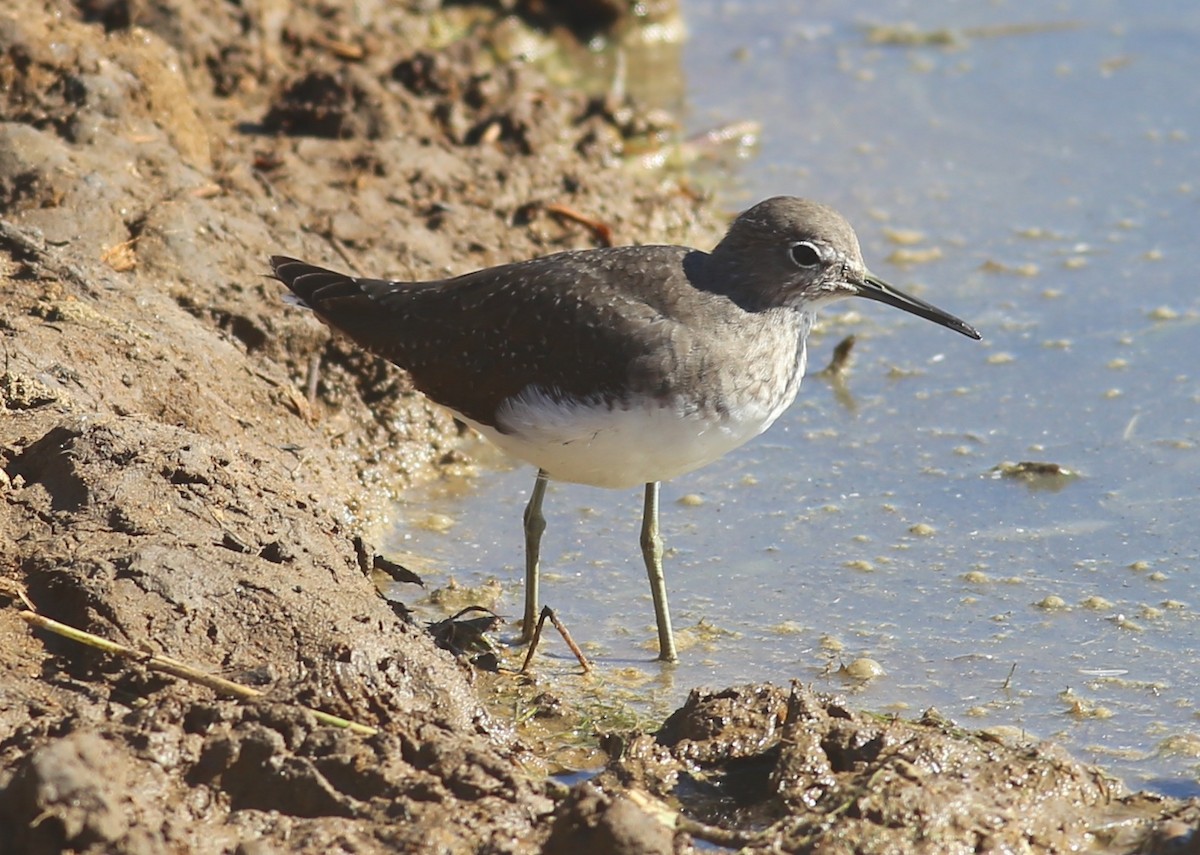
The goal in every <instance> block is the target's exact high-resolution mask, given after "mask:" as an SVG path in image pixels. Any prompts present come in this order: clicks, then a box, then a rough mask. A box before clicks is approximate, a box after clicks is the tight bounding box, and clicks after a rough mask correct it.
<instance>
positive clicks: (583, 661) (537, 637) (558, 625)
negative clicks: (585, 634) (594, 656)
mask: <svg viewBox="0 0 1200 855" xmlns="http://www.w3.org/2000/svg"><path fill="white" fill-rule="evenodd" d="M546 618H550V623H552V624H554V628H555V629H557V630H558V634H559V635H561V636H562V638H563V641H565V642H566V643H567V647H569V648H571V652H572V653H574V654H575V658H576V659H578V660H579V665H580V667H582V668H583V673H585V674H587V673H588V672H590V671H591V670H592V663H591V662H589V661H588V658H587V657H586V656H584V655H583V651H582V650H580V649H579V645H578V644H576V643H575V639H573V638H571V633H569V632H568V631H567V627H566V625H564V624H563V622H562V621H560V620H559V619H558V615H556V614H555V613H554V609H552V608H550V607H549V606H543V607H542V613H541V614H540V615H538V622H537V626H536V627H534V630H533V640H532V641H530V642H529V652H528V653H526V654H525V662H524V664H522V665H521V673H522V674H524V673H526V672H527V671H528V670H529V663H530V662H532V661H533V653H534V651H535V650H537V646H538V642H539V641H541V638H542V626H543V625H545V623H546Z"/></svg>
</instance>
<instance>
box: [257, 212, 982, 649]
mask: <svg viewBox="0 0 1200 855" xmlns="http://www.w3.org/2000/svg"><path fill="white" fill-rule="evenodd" d="M270 264H271V270H272V274H273V276H274V278H276V279H278V280H279V281H280V282H282V283H283V284H284V285H285V286H287V288H288V289H289V290H290V291H291V294H287V295H285V297H286V298H288V299H290V301H291V302H294V303H296V304H298V305H300V306H303V307H306V308H308V309H311V310H312V311H313V312H314V313H315V314H316V316H317V318H319V319H320V320H321V321H323V322H324V323H325V324H327V325H328V326H329V327H331V328H332V329H333V330H334V331H336V332H339V333H342V334H343V335H346V336H348V337H349V338H350V339H351V340H353V341H354V342H355V343H357V344H358V345H359V346H361V347H362V348H364V349H366V350H367V351H370V352H371V353H373V354H376V355H378V356H380V357H382V358H384V359H386V360H388V361H390V362H392V363H394V364H395V365H397V366H400V367H401V368H403V369H405V370H406V371H407V372H408V373H409V374H410V375H411V378H412V382H413V384H414V386H415V387H416V388H417V389H418V390H420V391H421V392H423V393H424V394H425V395H426V396H427V397H428V398H430V399H431V400H432V401H434V402H436V403H437V404H440V405H441V406H443V407H445V408H447V409H448V410H450V412H451V413H452V414H453V415H454V416H455V417H457V418H458V419H459V420H461V421H462V422H465V423H466V424H468V425H470V426H471V427H473V428H474V429H475V430H476V431H478V432H479V433H480V434H482V435H483V436H484V437H485V438H487V439H488V440H490V441H491V442H492V443H493V444H495V445H496V446H498V447H499V448H500V449H501V450H502V451H504V452H506V453H507V454H509V455H511V456H513V457H516V458H517V459H519V460H522V461H525V462H527V463H530V464H532V465H533V466H534V467H536V468H537V475H536V478H535V480H534V485H533V489H532V491H531V493H530V498H529V502H528V504H527V505H526V507H525V512H524V515H523V522H524V534H525V611H524V616H523V620H522V627H521V638H522V639H523V640H529V638H530V637H531V636H532V632H533V625H534V622H535V620H536V619H537V614H538V601H539V593H538V577H539V565H540V552H541V539H542V534H543V532H544V531H545V528H546V521H545V517H544V516H543V513H542V503H543V499H544V496H545V492H546V485H547V482H548V480H551V479H553V480H557V481H567V482H574V483H579V484H587V485H591V486H596V487H607V488H617V489H624V488H633V487H637V486H642V487H643V489H644V498H643V509H642V527H641V537H640V544H641V551H642V557H643V560H644V563H645V566H646V572H647V575H648V577H649V580H650V589H651V596H652V599H653V602H654V611H655V620H656V623H657V629H658V642H659V655H658V658H659V659H660V660H662V661H664V662H674V661H677V660H678V651H677V646H676V643H675V636H674V632H673V630H672V627H671V617H670V609H669V607H668V603H667V589H666V582H665V578H664V575H663V566H662V556H663V546H662V538H661V534H660V532H659V513H658V511H659V508H658V505H659V484H660V483H661V482H663V481H667V480H670V479H672V478H675V477H678V476H680V475H683V474H685V473H687V472H691V471H693V470H695V469H698V468H700V467H702V466H704V465H706V464H708V463H711V462H713V461H715V460H717V459H718V458H720V457H722V456H723V455H725V454H727V453H728V452H730V451H732V450H733V449H735V448H737V447H739V446H741V445H742V444H744V443H746V442H748V441H749V440H751V439H753V438H754V437H756V436H758V435H759V434H760V433H762V432H763V431H765V430H766V429H767V428H768V427H770V426H771V424H772V423H773V422H774V421H775V420H776V419H777V418H779V416H780V415H781V414H782V413H783V412H784V410H786V409H787V408H788V407H789V406H790V405H791V403H792V401H793V400H794V399H795V397H796V393H797V391H798V390H799V388H800V382H801V379H802V378H803V376H804V371H805V366H806V362H807V339H808V335H809V333H810V331H811V330H812V327H813V323H814V313H815V311H816V310H817V309H818V308H819V307H821V306H823V305H825V304H827V303H831V302H833V301H836V300H840V299H844V298H848V297H865V298H866V299H869V300H874V301H877V302H880V303H884V304H886V305H889V306H893V307H895V308H898V309H901V310H903V311H905V312H909V313H911V314H913V315H916V316H918V317H921V318H925V319H926V320H929V321H932V322H933V323H935V324H938V325H940V326H943V327H946V328H948V329H951V330H954V331H955V332H958V333H961V334H962V335H965V336H967V337H969V338H972V339H977V340H978V339H980V338H981V336H980V333H979V332H978V331H977V330H976V329H975V328H974V327H973V326H971V325H970V324H968V323H966V322H965V321H963V320H961V319H959V318H957V317H955V316H954V315H951V314H949V313H947V312H945V311H943V310H942V309H939V308H937V307H935V306H933V305H931V304H929V303H926V302H924V301H923V300H920V299H917V298H916V297H913V296H910V295H908V294H905V293H904V292H902V291H900V290H899V289H897V288H895V287H893V286H891V285H889V284H888V283H887V282H885V281H884V280H882V279H880V278H879V277H877V276H875V275H873V274H872V273H871V272H870V271H869V270H868V269H867V267H866V265H865V264H864V262H863V257H862V252H861V249H860V247H859V242H858V238H857V236H856V235H855V232H854V229H853V228H852V227H851V226H850V224H849V223H848V222H847V221H846V219H845V218H844V217H843V216H842V215H841V214H839V213H838V212H837V211H836V210H834V209H833V208H831V207H829V206H827V205H824V204H821V203H819V202H814V201H811V200H807V199H801V198H797V197H793V196H776V197H773V198H769V199H766V200H765V201H762V202H759V203H758V204H756V205H754V206H753V207H751V208H749V209H748V210H746V211H744V212H742V213H741V214H740V215H738V216H737V217H736V218H735V219H734V220H733V221H732V223H731V224H730V226H729V228H728V230H727V232H726V233H725V235H724V237H722V238H721V240H720V241H719V242H718V243H717V245H716V246H715V247H714V248H713V249H712V250H711V251H709V252H705V251H703V250H699V249H693V248H690V247H685V246H670V245H637V246H614V247H598V248H593V249H583V250H573V251H566V252H557V253H554V254H551V255H545V256H541V257H537V258H532V259H528V260H524V261H516V262H513V263H508V264H501V265H499V266H496V267H489V268H485V269H481V270H477V271H474V272H471V273H465V274H463V275H460V276H455V277H453V278H446V279H434V280H426V281H403V280H392V279H368V278H362V277H357V276H351V275H347V274H344V273H338V272H335V271H333V270H328V269H325V268H322V267H318V266H315V265H312V264H308V263H306V262H303V261H299V260H297V259H294V258H289V257H286V256H272V257H271V259H270Z"/></svg>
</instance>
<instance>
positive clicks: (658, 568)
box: [642, 481, 679, 662]
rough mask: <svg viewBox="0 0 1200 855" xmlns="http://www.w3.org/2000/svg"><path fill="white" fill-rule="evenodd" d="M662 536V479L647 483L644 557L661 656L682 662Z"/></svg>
mask: <svg viewBox="0 0 1200 855" xmlns="http://www.w3.org/2000/svg"><path fill="white" fill-rule="evenodd" d="M662 554H663V548H662V537H661V536H660V535H659V533H658V482H657V481H651V482H650V483H648V484H647V485H646V504H645V506H644V507H643V509H642V558H643V559H644V560H645V562H646V575H647V576H649V577H650V596H651V597H653V598H654V618H655V620H656V621H658V658H659V659H661V660H662V661H663V662H678V661H679V655H678V654H677V653H676V652H675V633H674V632H672V631H671V608H670V606H668V605H667V580H666V578H665V577H664V576H663V568H662Z"/></svg>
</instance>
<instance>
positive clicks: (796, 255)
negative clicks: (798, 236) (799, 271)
mask: <svg viewBox="0 0 1200 855" xmlns="http://www.w3.org/2000/svg"><path fill="white" fill-rule="evenodd" d="M788 255H790V256H791V258H792V261H793V262H794V263H795V264H796V266H797V267H806V268H807V267H816V266H817V265H818V264H820V263H821V248H820V247H818V246H817V245H816V244H815V243H812V242H811V241H807V240H799V241H796V242H795V243H794V244H792V245H791V246H790V247H789V248H788Z"/></svg>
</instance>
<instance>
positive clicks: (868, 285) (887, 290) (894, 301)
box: [858, 273, 983, 339]
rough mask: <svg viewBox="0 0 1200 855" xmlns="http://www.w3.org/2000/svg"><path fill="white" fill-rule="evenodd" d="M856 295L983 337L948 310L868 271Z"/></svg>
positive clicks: (975, 336)
mask: <svg viewBox="0 0 1200 855" xmlns="http://www.w3.org/2000/svg"><path fill="white" fill-rule="evenodd" d="M858 296H860V297H866V298H867V299H868V300H878V301H879V302H880V303H887V304H888V305H889V306H895V307H896V308H897V309H903V310H904V311H906V312H909V313H911V314H914V315H916V316H917V317H920V318H924V319H925V320H927V321H933V322H934V323H935V324H940V325H941V326H943V327H949V328H950V329H952V330H954V331H955V332H960V333H962V334H963V335H965V336H967V337H968V338H973V339H980V338H983V336H981V335H980V334H979V330H977V329H975V327H973V326H971V325H970V324H968V323H967V322H966V321H964V320H960V319H959V318H956V317H954V315H952V314H950V313H949V312H943V311H942V310H941V309H939V308H938V307H937V306H931V305H930V304H929V303H926V302H925V301H924V300H918V299H917V298H916V297H910V296H909V295H908V294H905V293H904V292H903V291H901V290H900V289H898V288H893V287H892V286H891V285H889V284H887V283H886V282H884V281H883V280H882V279H880V278H879V277H877V276H872V275H871V274H870V273H868V274H867V275H866V276H864V277H863V281H862V284H860V285H859V286H858Z"/></svg>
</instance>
